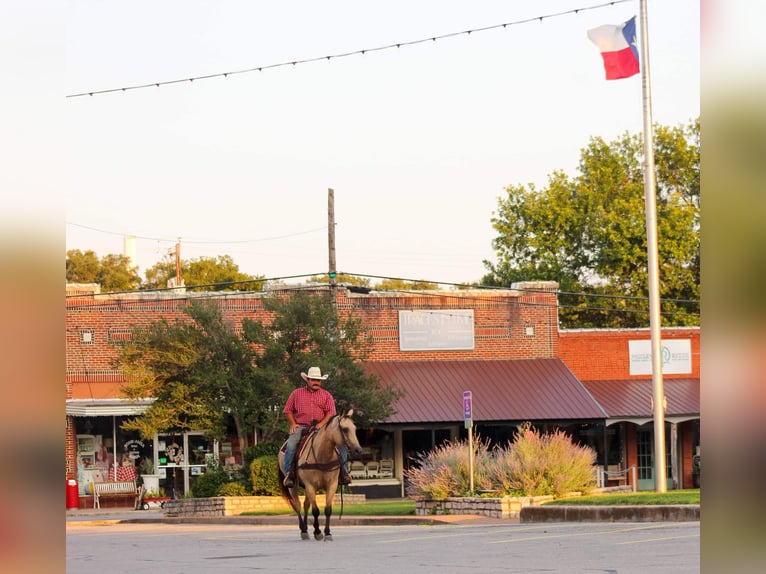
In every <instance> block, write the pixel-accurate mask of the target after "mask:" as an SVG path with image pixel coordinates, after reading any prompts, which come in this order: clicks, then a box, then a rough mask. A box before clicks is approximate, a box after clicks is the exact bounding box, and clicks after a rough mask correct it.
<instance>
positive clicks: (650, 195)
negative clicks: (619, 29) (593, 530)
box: [640, 0, 667, 492]
mask: <svg viewBox="0 0 766 574" xmlns="http://www.w3.org/2000/svg"><path fill="white" fill-rule="evenodd" d="M646 2H647V0H641V2H640V4H641V13H640V20H641V23H640V29H641V58H640V61H641V87H642V92H643V103H644V197H645V202H646V250H647V263H648V267H649V269H648V271H649V331H650V337H651V347H652V411H653V414H654V481H655V482H654V484H655V490H656V491H657V492H665V491H666V490H667V469H666V465H665V391H664V390H663V381H662V344H661V342H662V339H661V337H662V331H661V319H660V287H659V286H660V280H659V274H660V271H659V261H658V255H657V196H656V191H655V175H654V138H653V135H652V94H651V86H650V81H649V30H648V24H647V16H646Z"/></svg>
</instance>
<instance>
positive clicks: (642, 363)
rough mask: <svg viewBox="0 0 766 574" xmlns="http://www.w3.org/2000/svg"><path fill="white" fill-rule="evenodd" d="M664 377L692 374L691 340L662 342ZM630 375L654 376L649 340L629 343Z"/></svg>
mask: <svg viewBox="0 0 766 574" xmlns="http://www.w3.org/2000/svg"><path fill="white" fill-rule="evenodd" d="M660 349H661V352H662V374H663V375H687V374H691V372H692V342H691V339H670V340H667V341H661V342H660ZM628 351H629V353H630V374H631V375H651V374H652V342H651V341H650V340H648V339H642V340H640V341H628Z"/></svg>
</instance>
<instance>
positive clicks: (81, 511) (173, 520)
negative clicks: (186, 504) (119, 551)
mask: <svg viewBox="0 0 766 574" xmlns="http://www.w3.org/2000/svg"><path fill="white" fill-rule="evenodd" d="M66 522H67V524H68V525H73V524H80V525H86V524H87V525H95V524H100V525H108V524H141V523H147V524H156V523H164V524H252V525H267V526H279V525H291V524H295V525H296V526H297V518H296V517H295V515H294V514H280V515H274V516H272V515H260V516H213V517H207V516H205V517H166V516H165V514H164V511H163V510H162V509H161V508H151V509H149V510H133V509H132V508H129V507H126V508H101V509H97V508H70V509H67V511H66ZM333 522H334V523H335V524H337V525H338V526H378V525H381V526H382V525H387V526H394V525H406V524H455V525H491V524H497V525H503V524H513V523H517V522H518V519H516V520H506V519H501V518H490V517H487V516H479V515H475V514H461V515H458V514H454V515H439V516H348V515H343V516H339V515H338V514H336V513H333Z"/></svg>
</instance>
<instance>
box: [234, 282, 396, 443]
mask: <svg viewBox="0 0 766 574" xmlns="http://www.w3.org/2000/svg"><path fill="white" fill-rule="evenodd" d="M264 308H265V309H266V310H268V311H271V312H272V313H273V314H274V315H273V319H272V321H271V322H270V323H269V324H264V323H262V322H259V321H254V320H250V319H245V320H244V321H243V329H244V336H245V339H246V340H248V341H250V342H252V343H254V344H255V345H256V348H257V349H259V352H258V359H257V365H258V371H259V372H260V373H262V375H263V376H264V377H266V378H268V379H270V380H272V381H274V385H275V387H276V390H277V392H278V394H279V395H280V398H279V400H278V401H275V402H273V403H271V405H274V406H275V408H274V409H273V410H272V411H271V412H262V413H261V414H262V415H263V418H261V419H260V420H259V421H257V423H256V424H258V425H259V427H260V428H261V429H262V430H263V432H264V435H265V436H266V437H267V440H268V438H271V437H273V436H274V433H276V432H284V429H285V424H284V420H283V419H284V417H283V416H282V410H281V408H279V407H280V405H284V403H285V401H286V400H287V397H288V395H289V394H290V392H291V391H292V390H293V389H295V387H296V386H298V385H301V384H302V381H301V377H300V374H301V373H302V372H306V370H307V369H308V368H309V367H310V366H319V367H320V368H321V369H322V372H323V373H328V374H329V375H330V377H329V379H328V381H327V384H326V385H325V386H326V388H327V389H328V390H329V391H330V392H331V393H332V394H333V396H334V397H335V401H336V404H337V408H338V411H339V412H340V411H345V410H347V409H349V408H353V409H354V416H355V418H356V419H357V421H358V424H360V425H361V426H368V425H370V424H371V423H373V422H376V421H379V420H383V419H385V418H387V417H388V416H390V415H391V414H392V413H393V402H394V401H395V400H396V398H398V396H399V392H398V391H396V390H395V389H393V388H390V387H382V386H381V385H380V383H379V381H378V380H377V378H375V377H373V376H371V375H368V374H366V373H365V372H364V370H363V369H362V367H361V365H360V364H359V362H358V361H360V360H363V359H364V358H366V357H367V356H368V355H369V352H370V350H371V344H372V343H371V341H370V339H369V337H368V336H367V335H366V334H365V332H364V329H363V326H362V324H361V322H360V321H358V320H356V319H355V318H354V317H353V316H351V315H350V316H348V317H346V318H343V319H340V318H339V317H338V314H337V312H336V310H335V308H334V306H333V303H332V300H331V299H330V298H329V297H328V296H327V295H326V294H319V295H318V294H313V293H309V292H305V291H297V292H292V293H284V292H281V293H280V292H275V293H273V294H270V295H269V296H268V297H266V298H265V299H264Z"/></svg>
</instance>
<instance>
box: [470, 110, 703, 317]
mask: <svg viewBox="0 0 766 574" xmlns="http://www.w3.org/2000/svg"><path fill="white" fill-rule="evenodd" d="M654 146H655V160H656V164H657V168H656V180H657V186H656V187H657V220H658V254H659V260H660V262H661V268H660V292H661V298H662V313H663V324H666V325H690V324H698V323H699V293H700V291H699V278H700V237H699V197H700V188H699V159H700V140H699V120H698V119H697V120H696V121H694V122H691V123H690V124H689V125H688V126H686V127H680V126H679V127H675V128H669V127H663V126H656V127H655V138H654ZM642 161H643V146H642V138H641V136H640V134H638V135H630V134H628V133H626V134H624V135H623V136H622V137H620V138H619V139H617V140H615V141H613V142H610V143H607V142H605V141H604V140H603V139H601V138H591V140H590V142H589V143H588V146H587V147H586V148H584V149H583V150H581V156H580V165H579V172H580V174H579V175H578V176H577V177H574V178H570V177H568V176H567V175H566V174H564V173H563V172H561V171H556V172H554V173H553V174H552V175H550V176H549V178H548V183H547V186H546V187H544V188H542V189H538V188H536V187H535V186H534V185H533V184H530V185H528V186H523V185H512V186H509V187H508V188H507V189H506V195H505V197H501V198H500V199H499V200H498V210H497V212H496V214H495V216H494V217H493V218H492V225H493V227H494V228H495V230H496V231H497V233H498V235H497V237H496V238H495V239H494V240H493V247H494V248H495V251H496V253H497V256H498V259H497V261H496V262H495V263H491V262H489V261H485V262H484V264H485V266H486V267H487V269H488V270H489V271H490V273H489V274H488V275H486V276H485V277H484V278H483V280H482V283H484V284H485V285H495V286H499V285H504V286H507V285H510V284H511V283H513V282H516V281H522V280H553V281H558V282H559V285H560V290H561V294H560V298H559V302H560V318H561V323H562V325H564V326H568V327H638V326H645V325H646V322H647V317H648V303H647V301H646V298H647V296H648V272H647V267H648V266H647V248H646V226H645V222H646V217H645V205H644V183H643V171H642ZM616 311H619V312H616Z"/></svg>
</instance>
